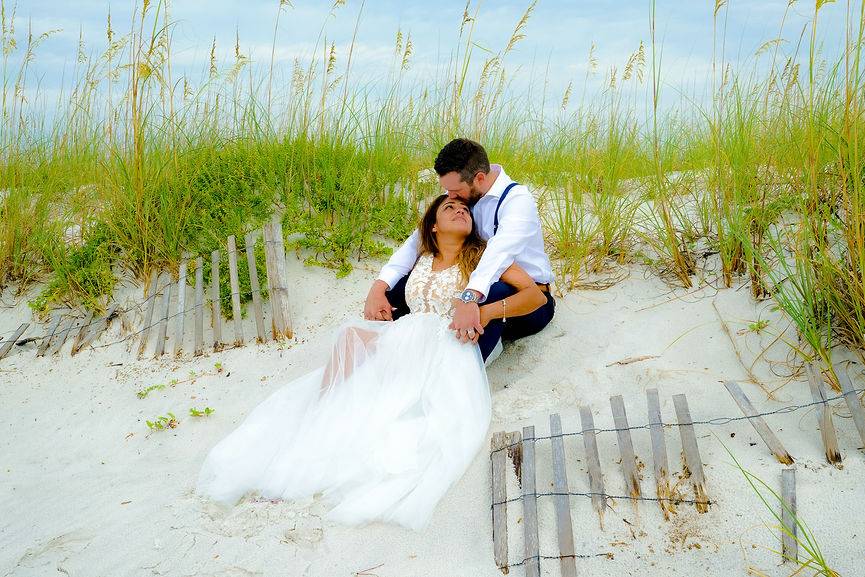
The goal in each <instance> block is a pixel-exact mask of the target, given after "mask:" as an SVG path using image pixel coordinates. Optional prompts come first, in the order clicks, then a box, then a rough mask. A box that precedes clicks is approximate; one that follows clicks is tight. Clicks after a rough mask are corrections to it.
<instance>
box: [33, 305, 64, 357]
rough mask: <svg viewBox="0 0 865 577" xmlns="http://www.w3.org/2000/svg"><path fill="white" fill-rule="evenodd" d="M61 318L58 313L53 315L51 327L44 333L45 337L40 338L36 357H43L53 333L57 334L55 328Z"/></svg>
mask: <svg viewBox="0 0 865 577" xmlns="http://www.w3.org/2000/svg"><path fill="white" fill-rule="evenodd" d="M61 318H62V315H61V314H60V313H54V319H53V320H52V321H51V327H50V328H49V329H48V332H47V333H45V336H44V337H42V342H40V343H39V347H38V348H37V349H36V356H37V357H42V356H45V351H47V350H48V345H50V344H51V338H52V337H53V336H54V333H55V332H57V326H58V325H59V324H60V319H61Z"/></svg>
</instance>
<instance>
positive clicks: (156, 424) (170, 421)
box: [145, 412, 180, 431]
mask: <svg viewBox="0 0 865 577" xmlns="http://www.w3.org/2000/svg"><path fill="white" fill-rule="evenodd" d="M145 423H147V428H148V429H150V430H151V431H164V430H165V429H176V428H177V426H178V425H180V421H178V420H177V417H176V416H175V415H174V413H172V412H169V413H168V414H167V415H160V416H158V417H156V418H155V419H154V420H152V421H145Z"/></svg>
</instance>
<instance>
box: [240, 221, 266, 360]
mask: <svg viewBox="0 0 865 577" xmlns="http://www.w3.org/2000/svg"><path fill="white" fill-rule="evenodd" d="M244 244H245V245H246V246H245V248H246V264H247V266H248V267H249V285H250V287H251V288H252V308H253V314H254V315H255V331H256V334H257V340H258V342H260V343H263V342H264V341H265V340H267V337H266V335H265V332H264V315H263V313H262V311H261V287H259V286H258V267H256V266H255V238H254V237H253V234H252V233H251V232H250V233H248V234H247V235H246V236H245V237H244Z"/></svg>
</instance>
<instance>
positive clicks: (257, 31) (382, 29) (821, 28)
mask: <svg viewBox="0 0 865 577" xmlns="http://www.w3.org/2000/svg"><path fill="white" fill-rule="evenodd" d="M283 1H285V0H283ZM4 2H5V4H6V6H5V8H6V12H7V18H8V17H9V14H10V13H11V9H12V5H13V4H14V0H4ZM290 4H291V6H284V7H283V9H282V12H281V14H280V19H279V27H278V29H277V30H276V36H275V50H274V52H275V67H276V69H277V71H278V73H280V74H281V75H283V76H289V75H290V70H291V65H292V62H293V60H294V58H296V57H297V58H301V59H306V58H309V57H310V56H311V55H313V54H314V50H315V47H316V45H317V40H318V37H319V34H320V32H321V31H322V30H323V31H324V36H325V37H326V39H327V43H328V44H330V43H331V42H334V43H335V45H336V49H337V58H338V61H339V62H341V63H344V62H345V57H346V55H347V51H348V46H349V44H350V43H351V41H352V36H353V33H354V28H355V25H356V23H358V22H359V24H358V30H357V39H356V41H355V44H354V45H355V48H354V54H353V62H352V74H353V77H354V79H355V81H358V80H363V81H364V82H369V83H371V84H373V85H374V84H375V83H376V82H382V83H383V81H384V79H385V77H386V73H387V70H388V69H389V67H390V66H391V65H392V62H393V55H394V44H395V37H396V34H397V31H398V30H400V31H402V33H403V34H404V35H409V34H410V35H411V39H412V44H413V54H412V57H411V61H410V67H409V74H410V75H411V77H412V78H413V79H416V81H417V82H424V81H428V80H434V79H435V78H436V77H437V75H439V74H441V73H442V66H443V64H442V63H445V62H447V61H448V60H449V58H450V55H451V53H452V51H453V50H454V49H455V48H456V46H458V36H459V27H460V23H461V21H462V15H463V11H464V9H465V7H466V4H465V1H464V0H463V1H454V0H437V1H436V2H417V1H410V0H403V1H398V0H367V1H366V2H364V3H362V2H361V1H360V0H347V1H346V2H344V3H341V4H343V5H340V6H337V7H336V8H333V6H332V3H330V2H323V1H316V0H292V2H290ZM134 5H135V4H134V3H133V2H131V1H128V0H70V1H67V2H57V0H18V2H17V5H16V6H15V32H16V36H17V39H18V45H19V50H18V51H17V54H13V55H12V57H11V60H10V63H11V64H10V68H9V69H8V70H7V71H6V73H5V75H6V76H7V78H9V77H10V75H13V74H14V71H15V68H14V64H16V60H15V59H16V57H18V58H20V55H21V52H22V51H21V50H20V47H21V46H23V44H24V41H25V35H26V32H27V29H28V26H29V27H30V29H31V30H32V31H33V33H34V34H35V35H38V34H41V33H42V32H46V31H50V30H54V31H55V32H54V33H53V34H52V35H51V36H50V37H49V38H47V39H46V40H45V41H44V42H43V43H42V44H41V45H40V46H39V47H38V50H37V54H36V57H35V58H34V60H33V61H32V63H31V66H32V69H31V73H32V75H31V76H30V78H31V79H38V84H39V87H40V90H41V91H42V93H44V94H53V93H56V91H58V90H59V89H60V87H61V86H62V85H63V81H64V80H63V79H64V78H68V76H69V74H70V71H71V70H72V68H73V67H74V66H75V63H76V53H77V50H78V45H79V36H80V35H83V38H84V40H85V49H86V50H87V51H88V52H91V53H95V54H98V53H100V52H101V51H102V50H104V48H105V45H106V41H105V24H106V18H107V14H108V12H109V10H110V13H111V18H112V24H113V27H114V29H115V34H116V35H119V34H122V33H123V32H125V31H127V30H128V29H129V22H130V18H131V16H132V13H133V7H134ZM279 5H280V1H279V0H243V1H240V0H174V1H173V2H172V3H171V5H170V14H171V18H172V20H173V21H174V22H175V25H174V28H173V38H172V50H173V55H172V61H173V66H174V68H175V71H176V72H177V73H178V74H180V73H187V74H189V75H190V76H192V77H196V76H197V77H203V76H204V75H205V74H206V70H207V67H208V62H209V52H210V48H211V43H212V41H213V40H214V38H215V40H216V46H217V54H218V56H219V60H220V63H221V70H223V71H225V70H227V69H228V68H229V67H230V61H231V60H232V59H233V53H234V44H235V38H236V37H238V38H239V43H240V50H241V52H242V53H243V54H245V55H247V56H249V57H250V58H251V60H252V63H253V66H256V67H258V68H257V70H266V69H267V67H268V66H269V63H270V57H271V49H272V45H273V43H274V28H275V19H276V15H277V12H278V11H279ZM528 6H529V2H528V1H524V0H519V1H513V0H497V1H496V0H486V1H482V2H480V3H478V2H476V1H473V2H472V3H471V6H470V7H469V10H470V12H471V13H472V14H474V13H475V11H476V10H477V20H476V22H475V25H476V27H475V32H474V34H475V36H474V41H475V54H476V55H477V58H476V59H475V58H474V57H473V62H475V63H476V64H478V65H480V63H482V60H483V58H484V57H485V55H486V54H491V53H495V52H499V51H501V50H502V49H503V48H504V47H505V45H506V44H507V42H508V39H509V38H510V37H511V34H512V32H513V30H514V27H515V26H516V24H517V22H518V21H519V20H520V18H521V16H522V15H523V13H524V12H525V11H526V8H527V7H528ZM714 7H715V3H714V1H711V2H705V1H672V0H657V4H656V30H657V40H658V43H659V45H661V46H662V49H663V59H662V77H663V81H664V85H665V87H666V90H667V92H668V93H670V94H677V93H680V92H684V93H688V94H691V95H695V96H697V97H699V96H700V94H701V93H703V92H705V86H706V84H707V80H708V79H709V78H710V72H711V66H712V13H713V10H714ZM786 7H787V0H762V1H759V0H739V1H737V0H730V1H729V2H727V3H726V6H724V8H722V10H721V11H720V12H719V22H718V25H719V27H720V28H721V31H722V35H723V39H724V56H725V60H726V61H727V62H731V63H733V65H734V66H735V67H736V68H737V69H745V68H747V67H748V66H750V65H752V64H753V62H754V54H755V52H756V51H757V49H758V48H759V47H760V46H761V45H762V44H763V43H764V42H766V41H767V40H770V39H772V38H775V37H777V36H778V34H779V26H780V24H781V20H782V18H783V16H784V12H785V8H786ZM332 8H333V9H332ZM650 8H651V2H650V0H640V1H634V0H619V1H618V2H604V1H600V0H587V1H564V0H539V1H538V2H537V5H536V6H535V8H534V10H533V12H532V14H531V16H530V18H529V20H528V23H527V24H526V26H525V29H524V31H523V32H524V34H525V38H524V39H522V40H521V41H520V42H519V43H518V44H517V45H516V47H515V48H514V50H513V51H512V52H511V53H510V54H509V55H508V57H507V60H506V62H505V66H506V69H507V70H508V71H509V78H510V79H511V81H512V82H513V87H514V88H515V89H517V90H531V91H532V94H537V95H540V94H541V92H542V88H543V87H544V86H546V90H547V93H548V95H549V99H550V100H551V101H555V102H560V101H561V95H562V94H563V93H564V92H565V90H566V88H567V86H568V85H569V84H571V85H572V86H573V89H572V90H573V93H574V94H580V93H583V92H586V93H593V92H594V91H596V90H598V88H599V87H600V86H603V85H605V83H606V79H607V78H608V74H609V70H610V68H611V67H613V66H615V67H616V68H617V70H618V71H619V74H621V71H622V69H623V68H624V66H625V62H626V60H627V58H628V56H629V55H630V54H631V53H633V52H634V51H635V50H636V49H637V48H638V46H639V44H640V42H641V41H642V42H643V43H645V44H646V45H647V48H648V45H649V43H650V31H649V16H650ZM813 10H814V4H813V1H811V2H801V1H800V2H795V3H794V4H793V5H792V7H791V8H790V10H789V13H788V15H787V19H786V22H785V27H784V30H783V33H782V37H783V38H785V42H784V44H783V48H784V50H792V49H793V48H794V47H795V44H796V42H797V40H798V38H799V36H800V34H801V33H802V32H803V30H805V27H806V26H807V25H808V22H809V20H810V19H811V17H812V16H813ZM846 10H847V5H846V3H845V2H836V3H830V4H828V5H826V6H824V7H823V9H822V10H821V12H820V23H819V25H818V38H819V39H820V41H821V43H822V44H823V45H824V50H825V52H826V54H830V55H833V57H834V55H837V54H838V53H839V49H840V46H841V42H842V41H843V31H844V18H845V12H846ZM331 14H332V15H331ZM358 16H360V18H359V20H358ZM808 33H810V32H808ZM236 35H237V36H236ZM593 45H594V46H595V48H594V50H593V51H592V46H593ZM318 46H319V50H318V51H317V52H315V53H318V52H320V51H321V45H320V44H319V45H318ZM805 46H807V35H806V42H805ZM804 50H805V52H807V49H806V48H805V49H804ZM590 51H592V54H593V56H594V59H595V61H596V65H595V66H594V67H593V70H592V71H590V70H589V69H590V65H589V54H590ZM647 58H651V55H650V53H647ZM764 60H765V59H764ZM473 73H474V74H477V71H476V70H475V71H473ZM67 81H68V80H67ZM647 84H648V83H646V84H645V85H644V88H643V89H645V86H646V85H647ZM30 86H31V89H32V87H33V86H35V83H34V82H32V81H31V83H30ZM537 97H538V98H540V96H537Z"/></svg>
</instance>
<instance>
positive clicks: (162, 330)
mask: <svg viewBox="0 0 865 577" xmlns="http://www.w3.org/2000/svg"><path fill="white" fill-rule="evenodd" d="M165 276H167V277H168V279H167V281H168V282H166V283H165V292H163V293H162V316H161V317H160V319H159V335H158V336H157V337H156V349H155V350H154V351H153V356H154V357H161V356H162V353H164V352H165V339H166V335H167V334H168V311H169V310H171V273H170V272H168V271H166V273H165Z"/></svg>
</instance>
